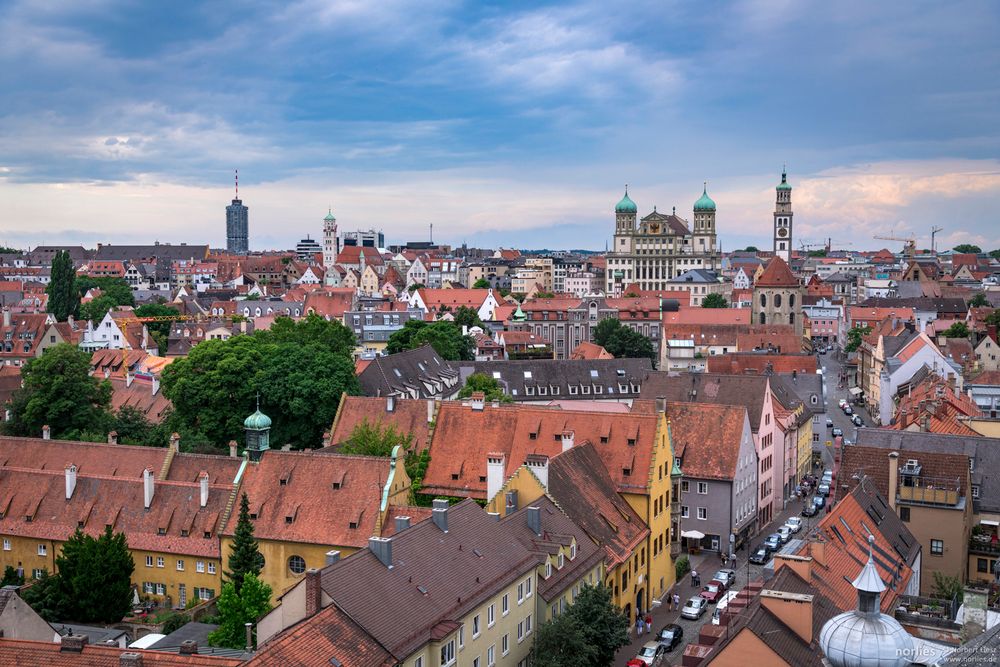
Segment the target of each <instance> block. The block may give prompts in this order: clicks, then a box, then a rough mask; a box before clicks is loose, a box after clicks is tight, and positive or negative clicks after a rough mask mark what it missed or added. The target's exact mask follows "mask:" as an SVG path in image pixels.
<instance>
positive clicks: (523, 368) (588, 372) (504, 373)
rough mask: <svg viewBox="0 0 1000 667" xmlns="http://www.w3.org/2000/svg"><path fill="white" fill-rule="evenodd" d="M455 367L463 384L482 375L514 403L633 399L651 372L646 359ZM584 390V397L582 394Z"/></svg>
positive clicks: (499, 362)
mask: <svg viewBox="0 0 1000 667" xmlns="http://www.w3.org/2000/svg"><path fill="white" fill-rule="evenodd" d="M508 333H514V332H505V333H504V334H501V335H502V336H503V337H504V339H505V340H508V339H507V335H508ZM508 344H509V340H508ZM458 364H459V370H460V372H461V375H462V379H463V381H464V379H465V378H467V377H468V376H469V375H472V374H473V373H485V374H486V375H488V376H490V377H492V378H496V379H497V380H498V381H499V382H500V384H501V385H502V386H503V388H504V392H505V393H507V394H509V395H510V396H511V397H513V398H514V400H515V401H521V400H544V399H546V398H559V399H567V400H573V399H590V398H601V399H616V398H625V397H634V396H635V395H636V394H637V393H638V391H639V390H640V389H641V387H642V382H643V380H644V379H645V377H646V375H647V374H648V373H650V372H651V371H652V370H653V366H652V362H650V360H649V359H646V358H643V359H614V358H611V359H518V360H500V359H496V360H493V361H461V362H458ZM584 387H586V388H587V393H583V388H584ZM598 389H599V390H600V393H598Z"/></svg>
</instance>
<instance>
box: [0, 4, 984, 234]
mask: <svg viewBox="0 0 1000 667" xmlns="http://www.w3.org/2000/svg"><path fill="white" fill-rule="evenodd" d="M848 4H851V3H848ZM854 9H857V10H858V11H853V9H852V8H851V7H849V6H838V7H835V8H831V7H813V6H799V5H797V4H795V3H782V2H731V3H725V4H724V5H723V6H721V7H720V8H719V9H718V10H717V11H715V12H712V13H710V14H706V13H704V11H703V10H702V9H701V8H697V7H689V6H686V5H685V4H683V3H677V4H668V5H663V3H630V4H629V5H621V6H616V5H614V4H611V5H607V4H606V3H601V4H598V3H588V2H580V3H546V4H544V5H534V4H532V5H515V6H513V7H507V6H504V7H500V6H497V5H494V4H490V3H485V4H482V5H478V4H477V5H463V4H460V3H445V2H440V3H432V4H430V5H427V6H425V7H421V8H420V9H419V10H418V9H414V8H410V7H408V6H406V5H405V4H404V3H394V4H392V6H390V7H378V8H376V7H368V6H365V5H363V4H361V5H359V4H356V3H338V2H332V3H320V2H300V3H294V4H292V5H291V6H288V7H285V6H281V7H275V6H269V5H266V4H264V5H260V6H257V7H254V8H251V9H247V10H246V11H245V12H243V13H241V14H240V15H238V16H216V15H213V14H212V13H211V12H208V11H207V10H201V9H198V8H191V9H178V8H173V7H170V8H152V7H134V6H131V5H128V6H126V5H123V4H121V3H119V2H116V1H115V0H102V1H100V2H92V3H83V4H80V3H77V4H74V5H73V6H70V7H68V8H64V9H63V10H61V11H59V12H53V11H51V9H50V8H48V7H45V6H38V5H37V4H32V3H27V2H20V3H17V2H15V3H12V4H10V5H8V6H7V8H5V9H4V10H0V25H2V26H3V30H4V34H6V35H10V36H11V37H12V39H10V40H9V41H8V43H7V44H6V45H5V46H4V47H3V49H0V66H3V69H4V71H5V72H6V74H5V86H4V87H3V92H2V93H0V102H2V103H3V105H4V108H5V109H6V110H7V113H6V114H5V115H4V116H3V117H2V118H0V130H2V132H0V135H2V137H3V138H2V139H0V155H3V156H4V157H3V158H2V161H0V198H2V201H4V202H5V203H4V205H3V209H2V215H3V220H4V230H3V236H4V238H3V239H0V242H4V243H6V244H8V245H15V246H19V247H20V246H25V247H26V246H31V245H35V244H38V243H42V242H46V243H69V242H73V243H84V244H91V245H92V244H93V243H95V242H96V241H97V240H111V241H112V242H119V243H126V242H138V241H146V240H149V239H150V238H156V239H159V240H161V241H164V242H171V241H172V242H179V241H182V240H187V239H189V238H195V237H196V238H197V240H199V241H204V242H208V243H210V244H211V245H213V246H214V247H222V246H224V244H225V236H224V229H222V228H221V225H220V223H219V209H220V204H221V205H224V203H225V202H226V201H228V200H229V199H230V198H231V197H230V196H229V192H230V190H229V188H230V187H231V182H230V179H231V174H232V170H233V169H236V168H239V169H241V170H242V171H243V172H244V188H245V193H246V194H245V200H246V202H247V203H248V205H251V206H252V207H253V209H254V225H253V233H252V237H251V248H257V249H261V248H288V247H293V246H294V244H295V242H296V240H298V239H299V238H301V237H302V236H303V235H305V234H312V235H318V234H319V230H320V229H321V219H322V217H323V215H324V214H325V213H326V211H327V210H328V208H331V207H332V210H333V212H334V214H335V215H336V216H337V219H338V222H339V224H340V227H341V229H359V228H361V229H366V228H370V227H375V228H383V229H385V231H386V233H387V235H388V236H389V237H390V238H392V239H394V240H399V241H406V240H419V239H423V238H425V237H426V230H427V229H428V225H429V224H431V223H433V224H434V226H435V238H436V239H438V240H440V241H441V242H447V243H450V244H452V245H460V244H461V243H462V242H463V241H464V242H467V243H469V245H506V246H514V245H517V246H527V247H531V246H535V247H553V248H559V247H582V248H590V249H594V250H600V249H603V247H604V246H605V243H606V242H607V241H609V240H610V237H611V233H610V229H611V223H612V221H613V206H614V202H616V201H617V200H618V198H619V197H620V195H621V191H622V189H623V188H624V184H625V183H626V182H627V183H629V184H630V191H631V192H632V193H633V196H634V198H635V201H636V203H637V204H638V206H639V214H640V216H642V215H645V214H647V213H649V212H651V211H652V210H653V207H654V206H657V207H658V208H659V210H661V211H664V210H669V209H670V208H671V207H674V206H676V208H677V211H678V213H679V214H680V215H682V216H684V217H688V218H689V217H690V215H691V205H692V203H693V202H694V201H695V199H697V197H698V195H699V194H700V188H701V184H702V182H703V181H704V180H706V179H707V180H708V187H709V192H710V193H711V195H712V197H713V199H715V201H717V202H718V204H719V219H718V228H719V237H720V243H721V245H722V247H723V249H731V248H736V247H743V246H745V245H748V244H754V245H757V246H758V247H766V246H767V245H769V243H768V240H769V238H770V233H771V225H772V213H773V201H772V192H771V189H772V188H773V187H774V185H775V183H776V182H777V178H778V176H779V175H780V170H781V167H782V165H783V164H787V165H788V169H789V178H790V179H791V180H792V182H793V183H794V185H795V187H796V213H797V216H796V225H797V234H796V237H797V239H798V240H799V241H807V242H818V241H819V240H820V239H822V238H826V237H832V238H833V239H834V240H835V241H836V240H843V241H852V242H853V243H854V244H855V245H854V247H862V248H864V247H875V246H879V247H881V246H883V245H885V244H884V243H879V242H875V241H874V240H873V241H871V242H870V243H869V242H865V241H866V240H867V239H868V238H870V237H871V236H872V234H874V233H882V234H885V233H890V232H895V233H898V234H903V235H907V234H909V233H911V232H913V233H915V234H916V235H917V236H918V237H921V238H922V239H923V240H922V243H924V244H929V239H928V238H926V237H928V235H929V230H930V228H931V226H932V225H935V224H943V225H944V226H945V231H944V232H943V233H942V234H939V236H938V240H939V241H940V242H941V244H943V245H942V247H950V246H952V245H955V244H957V243H963V242H972V243H977V244H980V245H982V246H983V247H984V248H988V249H992V248H994V247H998V246H1000V231H998V228H1000V226H997V225H996V224H995V213H994V212H995V210H996V209H997V204H998V203H1000V160H998V159H997V158H996V155H997V154H998V152H1000V151H998V150H997V149H998V148H1000V134H998V130H997V127H996V123H995V118H994V113H995V108H996V102H997V99H996V96H997V92H996V90H995V89H994V88H993V87H990V86H989V85H984V82H988V81H990V80H997V79H998V76H997V74H1000V59H998V56H997V53H996V50H995V49H994V48H992V41H991V35H993V34H995V33H996V31H997V30H996V29H997V27H998V25H1000V12H998V10H997V8H996V7H995V6H994V5H992V4H991V3H988V2H965V3H961V6H960V7H959V8H941V7H937V6H935V5H933V4H929V3H886V4H880V5H879V6H878V7H875V8H870V7H865V8H864V9H863V11H864V14H863V15H865V16H868V17H869V21H868V23H867V24H866V25H865V26H862V27H859V26H858V25H857V23H856V21H855V19H854V17H856V16H857V15H859V13H858V12H861V11H862V9H861V8H860V5H858V6H857V7H854ZM972 16H974V17H976V20H975V21H971V20H969V17H972ZM140 26H141V28H142V29H141V30H140V29H139V28H140ZM875 26H877V28H876V27H875ZM274 28H278V29H274ZM138 34H143V35H144V37H143V39H137V38H136V37H135V35H138ZM664 35H667V36H669V39H663V38H662V37H663V36H664ZM776 36H777V37H779V38H778V39H775V37H776ZM247 43H253V44H254V45H255V48H254V49H253V51H248V50H247V49H246V48H245V45H246V44H247ZM942 43H961V44H962V45H963V48H962V49H961V50H959V49H941V48H940V45H941V44H942ZM38 54H44V55H43V57H37V56H38ZM571 65H572V66H571ZM180 73H183V75H180ZM223 81H224V82H226V85H223V86H220V85H219V84H220V82H223ZM57 92H58V93H59V94H56V93H57ZM137 219H139V220H143V221H145V222H146V223H147V224H145V225H135V224H134V221H135V220H137ZM918 242H920V241H919V240H918ZM893 249H895V248H893Z"/></svg>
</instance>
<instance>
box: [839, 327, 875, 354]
mask: <svg viewBox="0 0 1000 667" xmlns="http://www.w3.org/2000/svg"><path fill="white" fill-rule="evenodd" d="M871 332H872V328H871V327H869V326H864V327H853V328H851V329H848V330H847V345H845V346H844V351H845V352H854V351H855V350H857V349H858V348H859V347H861V339H862V338H863V337H865V336H867V335H868V334H870V333H871Z"/></svg>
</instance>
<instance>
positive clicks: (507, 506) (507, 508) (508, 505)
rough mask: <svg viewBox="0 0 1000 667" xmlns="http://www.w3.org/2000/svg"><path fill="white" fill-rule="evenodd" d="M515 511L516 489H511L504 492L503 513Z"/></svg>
mask: <svg viewBox="0 0 1000 667" xmlns="http://www.w3.org/2000/svg"><path fill="white" fill-rule="evenodd" d="M516 511H517V489H513V490H511V491H508V492H507V493H506V494H504V513H505V514H510V513H512V512H516Z"/></svg>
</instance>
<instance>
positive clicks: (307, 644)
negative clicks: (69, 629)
mask: <svg viewBox="0 0 1000 667" xmlns="http://www.w3.org/2000/svg"><path fill="white" fill-rule="evenodd" d="M334 658H335V659H336V660H337V663H336V664H338V665H342V666H343V667H392V666H393V665H395V664H397V661H396V660H395V659H394V658H393V657H392V655H390V654H389V652H388V651H386V650H385V649H384V648H382V646H381V645H379V643H378V642H377V641H376V640H375V638H373V637H372V636H371V635H369V634H368V633H367V632H365V631H364V629H363V628H362V627H361V626H359V625H358V624H357V623H355V622H354V621H352V620H351V618H350V616H348V615H347V614H345V613H344V612H343V611H341V610H340V609H339V608H338V607H337V606H336V605H330V606H329V607H326V608H325V609H322V610H320V611H319V613H317V614H315V615H314V616H311V617H309V618H307V619H305V620H304V621H302V622H301V623H298V624H297V625H293V626H292V627H290V628H288V629H287V630H285V631H284V632H282V633H281V634H279V635H276V636H275V637H273V638H271V639H270V640H269V641H268V642H267V643H266V644H264V646H262V647H261V648H260V650H259V651H258V652H257V654H256V655H255V656H254V657H253V660H251V661H250V664H251V665H253V666H254V667H286V666H288V665H296V666H297V667H330V666H331V665H332V664H334V663H333V662H332V660H333V659H334ZM115 667H117V665H116V666H115Z"/></svg>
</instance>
